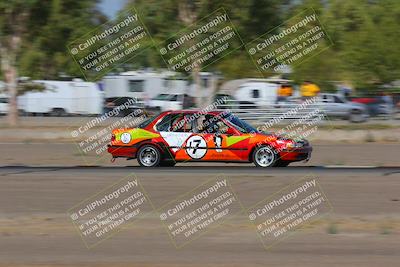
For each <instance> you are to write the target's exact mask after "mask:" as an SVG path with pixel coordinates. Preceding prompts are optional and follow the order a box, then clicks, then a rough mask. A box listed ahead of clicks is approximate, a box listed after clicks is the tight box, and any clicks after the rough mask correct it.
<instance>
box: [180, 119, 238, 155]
mask: <svg viewBox="0 0 400 267" xmlns="http://www.w3.org/2000/svg"><path fill="white" fill-rule="evenodd" d="M192 127H193V128H192V129H193V132H194V133H193V135H192V136H191V137H190V138H189V139H188V140H187V143H186V153H187V155H188V156H189V157H190V158H191V160H203V161H241V160H242V159H243V154H244V152H245V150H246V146H243V147H241V148H240V147H237V146H235V145H233V146H232V144H233V143H232V140H233V139H235V140H236V139H237V137H238V136H239V135H240V133H238V132H237V131H236V130H235V129H233V128H232V127H231V126H230V125H229V124H227V123H226V122H225V121H224V120H223V119H222V118H220V117H219V116H218V115H210V114H207V115H203V116H199V118H197V119H196V120H195V121H194V122H193V125H192Z"/></svg>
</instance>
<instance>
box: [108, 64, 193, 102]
mask: <svg viewBox="0 0 400 267" xmlns="http://www.w3.org/2000/svg"><path fill="white" fill-rule="evenodd" d="M103 82H104V93H105V98H106V99H107V98H119V97H130V98H133V99H142V100H145V99H151V98H153V97H155V96H156V95H158V94H160V93H169V94H174V93H175V94H183V93H186V90H187V80H186V79H177V78H174V73H170V72H162V73H157V72H141V71H129V72H124V73H121V74H119V75H108V76H106V77H104V79H103Z"/></svg>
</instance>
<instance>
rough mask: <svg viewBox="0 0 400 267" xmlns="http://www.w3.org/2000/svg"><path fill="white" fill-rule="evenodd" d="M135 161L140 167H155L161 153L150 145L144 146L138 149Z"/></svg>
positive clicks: (158, 162)
mask: <svg viewBox="0 0 400 267" xmlns="http://www.w3.org/2000/svg"><path fill="white" fill-rule="evenodd" d="M137 160H138V162H139V164H140V166H143V167H156V166H158V165H159V164H160V160H161V153H160V151H159V150H158V149H157V148H156V147H154V146H152V145H145V146H142V147H141V148H140V150H139V152H138V156H137Z"/></svg>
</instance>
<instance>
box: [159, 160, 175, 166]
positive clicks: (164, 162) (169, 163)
mask: <svg viewBox="0 0 400 267" xmlns="http://www.w3.org/2000/svg"><path fill="white" fill-rule="evenodd" d="M175 164H176V162H175V160H162V161H161V162H160V167H174V166H175Z"/></svg>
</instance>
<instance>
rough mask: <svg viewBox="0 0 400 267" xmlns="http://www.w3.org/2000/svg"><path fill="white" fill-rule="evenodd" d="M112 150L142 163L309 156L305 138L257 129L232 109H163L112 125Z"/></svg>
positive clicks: (258, 161) (263, 162)
mask: <svg viewBox="0 0 400 267" xmlns="http://www.w3.org/2000/svg"><path fill="white" fill-rule="evenodd" d="M108 152H109V153H110V154H111V155H112V158H113V160H115V159H116V158H126V159H135V158H136V159H137V161H138V162H139V164H140V166H144V167H156V166H174V165H175V164H176V163H177V162H247V163H249V162H253V163H254V164H255V165H256V166H257V167H286V166H288V165H289V164H290V163H291V162H295V161H303V160H305V161H308V160H309V159H310V157H311V152H312V147H311V145H310V144H309V142H308V141H307V140H304V139H300V140H293V139H289V138H285V137H283V136H278V135H276V134H273V133H265V132H262V131H260V130H257V129H256V128H254V127H253V126H251V125H250V124H248V123H247V122H245V121H243V120H241V119H239V118H238V117H237V116H235V115H233V114H232V113H229V112H228V111H210V112H199V111H196V110H187V111H185V110H183V111H165V112H162V113H160V114H159V115H156V116H154V117H152V118H149V119H147V120H146V121H144V122H142V123H141V124H139V125H138V126H137V127H136V128H131V129H114V130H113V131H112V135H111V144H109V145H108Z"/></svg>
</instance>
